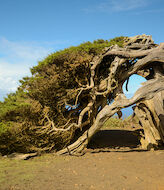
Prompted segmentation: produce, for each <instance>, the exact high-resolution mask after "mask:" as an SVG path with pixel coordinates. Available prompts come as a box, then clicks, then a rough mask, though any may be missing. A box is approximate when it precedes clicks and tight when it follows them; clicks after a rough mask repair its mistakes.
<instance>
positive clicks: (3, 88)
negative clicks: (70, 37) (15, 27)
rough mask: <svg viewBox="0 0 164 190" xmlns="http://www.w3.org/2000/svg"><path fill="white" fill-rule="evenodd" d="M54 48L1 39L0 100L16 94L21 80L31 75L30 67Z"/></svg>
mask: <svg viewBox="0 0 164 190" xmlns="http://www.w3.org/2000/svg"><path fill="white" fill-rule="evenodd" d="M50 52H52V48H50V47H48V48H45V47H44V46H42V45H40V44H38V43H34V42H14V41H10V40H7V39H6V38H0V99H2V96H4V93H10V92H14V91H15V90H16V89H17V87H18V85H19V82H18V81H19V80H20V79H21V78H22V77H24V76H27V75H30V69H29V68H30V67H32V66H34V65H36V64H37V61H38V60H41V59H43V58H44V57H45V56H47V55H48V54H49V53H50Z"/></svg>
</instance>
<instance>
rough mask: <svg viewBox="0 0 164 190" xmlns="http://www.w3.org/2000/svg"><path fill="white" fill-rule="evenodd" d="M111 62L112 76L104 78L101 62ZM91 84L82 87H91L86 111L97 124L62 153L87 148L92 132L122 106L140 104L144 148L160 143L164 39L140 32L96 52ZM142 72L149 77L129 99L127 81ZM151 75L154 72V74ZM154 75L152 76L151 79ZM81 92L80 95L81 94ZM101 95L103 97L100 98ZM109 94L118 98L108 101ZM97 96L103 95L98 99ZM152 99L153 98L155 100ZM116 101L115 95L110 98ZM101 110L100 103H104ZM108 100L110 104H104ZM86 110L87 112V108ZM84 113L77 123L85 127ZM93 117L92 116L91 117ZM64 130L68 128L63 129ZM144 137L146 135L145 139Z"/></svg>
mask: <svg viewBox="0 0 164 190" xmlns="http://www.w3.org/2000/svg"><path fill="white" fill-rule="evenodd" d="M104 61H106V62H107V65H108V68H107V70H108V71H109V72H108V76H106V77H105V78H103V79H101V78H100V79H99V80H98V79H97V77H95V75H96V73H98V69H99V67H100V65H101V64H103V63H104ZM90 65H91V69H90V70H91V71H90V74H91V76H90V84H88V85H87V86H86V87H84V88H81V89H82V91H85V90H89V91H90V94H91V100H90V104H91V105H92V106H87V107H86V108H84V109H83V110H82V113H83V112H84V113H88V116H89V115H90V114H89V113H91V112H92V113H93V108H95V107H96V108H97V110H94V114H92V118H93V115H94V119H93V121H92V123H93V125H92V126H91V127H90V128H89V129H88V130H87V131H85V132H84V133H83V135H82V136H81V137H80V138H79V139H78V140H77V141H76V142H74V143H73V144H71V145H69V146H68V147H67V148H66V149H63V150H61V151H59V152H58V154H65V153H68V152H69V154H75V153H79V152H81V151H83V150H84V148H85V147H86V146H87V144H88V142H89V141H90V139H91V138H92V136H93V135H94V134H95V133H96V132H97V131H98V130H99V129H100V128H101V127H102V126H103V124H104V122H105V121H106V120H107V119H108V118H110V117H111V116H112V115H114V114H115V113H117V112H119V111H120V110H121V109H122V108H125V107H128V106H131V105H134V104H137V107H136V110H135V113H136V115H137V116H138V118H139V120H140V122H141V124H142V126H143V128H144V132H145V138H144V142H142V144H144V148H150V145H152V146H158V142H159V141H161V140H162V142H163V135H164V127H163V125H164V107H163V104H164V103H163V100H164V97H163V92H161V91H164V69H163V68H164V43H161V44H160V45H157V44H154V42H153V40H152V38H151V36H146V35H138V36H135V37H132V38H127V41H126V46H124V47H123V48H120V47H118V46H117V45H115V46H112V47H110V48H106V49H105V51H104V53H103V54H102V55H100V56H96V57H95V58H94V59H93V61H92V62H91V63H90ZM136 73H137V74H140V75H143V76H144V77H146V78H147V79H149V80H148V81H146V82H145V83H144V84H143V87H141V88H140V89H139V90H138V91H137V92H136V93H135V94H134V96H133V97H132V98H131V99H127V98H126V97H125V95H124V93H123V89H122V86H123V83H124V82H125V81H127V85H126V88H127V89H128V79H129V77H130V76H131V75H133V74H136ZM150 75H151V76H150ZM150 79H151V80H150ZM78 96H79V95H78ZM98 97H102V99H101V98H98ZM107 97H114V102H113V103H112V104H111V105H107V101H106V100H107ZM97 99H100V101H99V102H98V101H97ZM151 99H152V100H151ZM110 101H112V98H111V99H110ZM102 102H103V106H101V109H100V111H98V107H99V106H97V105H100V104H101V105H102ZM104 102H105V104H106V105H104ZM85 111H86V112H85ZM83 116H84V114H80V115H79V119H80V122H78V123H77V124H74V126H75V125H76V127H78V128H82V124H83ZM89 119H91V118H89V117H88V120H89ZM71 125H72V124H71ZM63 131H64V130H63ZM142 141H143V139H142Z"/></svg>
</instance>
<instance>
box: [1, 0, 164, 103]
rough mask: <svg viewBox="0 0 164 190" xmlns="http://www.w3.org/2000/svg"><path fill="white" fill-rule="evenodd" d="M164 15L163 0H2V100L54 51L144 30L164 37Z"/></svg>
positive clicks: (132, 34)
mask: <svg viewBox="0 0 164 190" xmlns="http://www.w3.org/2000/svg"><path fill="white" fill-rule="evenodd" d="M163 18H164V1H163V0H101V1H100V0H60V1H57V0H0V100H2V99H3V98H2V97H3V96H5V95H6V94H7V93H9V92H13V91H15V90H16V88H17V86H18V80H19V79H21V78H22V77H23V76H26V75H30V72H29V68H30V67H32V66H34V65H36V64H37V61H38V60H41V59H43V58H44V57H46V56H47V55H48V54H49V53H52V52H54V51H56V50H59V49H63V48H66V47H69V46H71V45H78V44H80V43H82V42H85V41H93V40H95V39H99V38H101V39H110V38H113V37H116V36H134V35H137V34H143V33H145V34H149V35H152V36H153V39H154V40H155V42H156V43H160V42H164V24H163ZM134 87H138V84H137V83H136V79H135V78H134V79H133V80H132V87H131V88H130V91H129V93H131V92H134V91H135V88H134Z"/></svg>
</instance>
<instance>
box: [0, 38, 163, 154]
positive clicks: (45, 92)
mask: <svg viewBox="0 0 164 190" xmlns="http://www.w3.org/2000/svg"><path fill="white" fill-rule="evenodd" d="M31 72H32V77H30V78H28V77H27V78H24V79H23V80H22V81H21V83H22V84H21V86H20V88H19V91H21V92H24V93H26V95H25V96H26V98H25V99H26V100H25V102H26V103H28V105H30V106H28V108H27V107H26V109H23V110H25V111H22V110H21V114H22V113H26V114H23V116H22V115H21V114H18V115H19V117H17V118H18V119H15V118H14V119H13V120H12V121H14V122H15V123H16V124H18V123H19V125H20V126H21V127H22V128H23V130H24V131H26V135H27V134H28V137H29V139H30V138H33V140H32V141H31V142H33V145H32V146H33V149H32V148H30V150H37V149H39V148H40V149H44V150H47V149H48V150H54V149H55V150H59V151H58V152H57V153H58V154H67V153H68V154H72V155H74V154H79V153H80V154H81V153H83V150H84V149H85V148H86V147H87V145H88V142H89V141H90V139H91V138H92V137H93V135H94V134H95V133H96V132H97V131H98V130H99V129H100V128H101V127H102V126H103V124H104V122H105V121H107V119H109V118H110V117H111V116H113V115H114V114H115V113H117V114H118V116H119V117H121V115H122V113H121V109H122V108H126V107H129V106H131V105H136V108H135V111H134V112H135V115H136V116H137V117H138V118H139V120H140V125H142V127H143V128H144V132H145V133H144V135H143V138H142V140H141V143H142V144H144V145H145V142H146V145H145V146H146V147H147V146H148V145H149V144H152V145H154V144H155V145H156V146H158V144H159V143H164V126H163V124H161V123H163V117H164V115H163V110H164V107H163V99H164V97H163V95H162V96H160V98H157V97H159V93H162V91H164V43H161V44H160V45H157V44H155V43H154V42H153V40H152V37H151V36H147V35H138V36H135V37H120V38H115V39H113V40H111V41H110V42H108V41H103V40H98V41H95V42H94V43H93V44H91V43H89V42H88V43H85V45H82V46H79V47H78V48H74V47H72V48H70V49H67V50H64V51H62V52H57V53H55V54H52V55H50V56H48V57H47V58H46V59H45V60H44V61H42V62H40V63H39V64H38V66H36V67H33V68H32V69H31ZM133 74H137V75H140V76H143V77H144V78H146V80H147V81H146V82H145V83H144V84H143V86H142V87H141V88H140V89H138V90H137V92H136V93H135V94H134V96H133V97H132V98H130V99H127V98H126V96H125V94H124V93H123V89H122V88H123V84H124V83H126V89H127V90H128V81H129V78H130V76H131V75H133ZM155 97H156V98H157V99H158V107H160V109H161V111H160V113H158V109H157V110H155V109H154V107H155V106H154V105H153V104H152V103H151V104H150V101H152V100H153V98H154V99H155ZM27 110H28V111H27ZM31 113H32V114H31ZM7 114H8V115H6V114H4V116H3V117H0V120H1V122H2V121H3V122H4V121H5V120H6V118H8V116H9V115H10V114H9V113H7ZM33 115H35V117H33ZM143 116H144V118H143ZM4 118H5V119H4ZM22 118H23V119H22ZM10 120H11V119H10ZM147 120H148V121H149V123H146V122H147ZM149 126H150V127H149ZM150 131H151V133H150ZM152 131H153V132H152ZM155 134H156V135H155ZM22 136H23V135H22ZM150 136H151V138H150ZM143 139H144V140H143ZM143 142H144V143H143ZM144 145H143V146H144Z"/></svg>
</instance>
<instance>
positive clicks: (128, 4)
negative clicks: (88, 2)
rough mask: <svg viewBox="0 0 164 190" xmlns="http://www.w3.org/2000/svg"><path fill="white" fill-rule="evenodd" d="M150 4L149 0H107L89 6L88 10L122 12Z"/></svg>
mask: <svg viewBox="0 0 164 190" xmlns="http://www.w3.org/2000/svg"><path fill="white" fill-rule="evenodd" d="M148 4H149V1H148V0H106V1H104V2H101V3H100V4H97V5H95V6H93V7H92V8H87V9H85V10H84V11H86V12H95V11H101V12H109V11H110V12H122V11H132V10H135V9H137V8H142V7H146V6H147V5H148Z"/></svg>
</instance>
